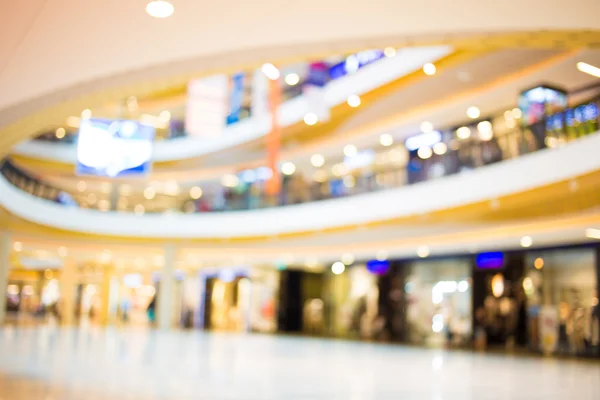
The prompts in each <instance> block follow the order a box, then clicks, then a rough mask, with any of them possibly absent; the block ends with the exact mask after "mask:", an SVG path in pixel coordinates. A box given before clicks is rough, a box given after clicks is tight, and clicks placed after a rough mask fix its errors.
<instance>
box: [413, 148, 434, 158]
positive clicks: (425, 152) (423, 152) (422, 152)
mask: <svg viewBox="0 0 600 400" xmlns="http://www.w3.org/2000/svg"><path fill="white" fill-rule="evenodd" d="M432 154H433V152H432V151H431V147H429V146H423V147H421V148H419V150H417V155H418V156H419V157H420V158H421V159H423V160H427V159H428V158H430V157H431V156H432Z"/></svg>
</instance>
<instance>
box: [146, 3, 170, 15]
mask: <svg viewBox="0 0 600 400" xmlns="http://www.w3.org/2000/svg"><path fill="white" fill-rule="evenodd" d="M146 12H147V13H148V15H150V16H151V17H154V18H169V17H170V16H171V15H173V13H174V12H175V7H174V6H173V4H171V3H170V2H168V1H166V0H154V1H151V2H150V3H148V4H146Z"/></svg>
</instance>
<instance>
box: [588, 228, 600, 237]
mask: <svg viewBox="0 0 600 400" xmlns="http://www.w3.org/2000/svg"><path fill="white" fill-rule="evenodd" d="M585 236H587V237H589V238H590V239H600V229H594V228H588V229H586V230H585Z"/></svg>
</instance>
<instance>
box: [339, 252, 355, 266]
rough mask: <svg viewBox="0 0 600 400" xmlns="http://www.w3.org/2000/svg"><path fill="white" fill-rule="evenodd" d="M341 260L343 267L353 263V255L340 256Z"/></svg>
mask: <svg viewBox="0 0 600 400" xmlns="http://www.w3.org/2000/svg"><path fill="white" fill-rule="evenodd" d="M341 260H342V262H343V263H344V264H345V265H350V264H352V263H354V255H353V254H352V253H345V254H342V257H341Z"/></svg>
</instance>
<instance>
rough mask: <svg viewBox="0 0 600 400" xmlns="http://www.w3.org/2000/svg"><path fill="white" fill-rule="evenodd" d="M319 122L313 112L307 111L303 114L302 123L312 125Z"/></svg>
mask: <svg viewBox="0 0 600 400" xmlns="http://www.w3.org/2000/svg"><path fill="white" fill-rule="evenodd" d="M317 122H319V117H317V114H315V113H308V114H306V115H305V116H304V123H305V124H306V125H309V126H313V125H314V124H316V123H317Z"/></svg>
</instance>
